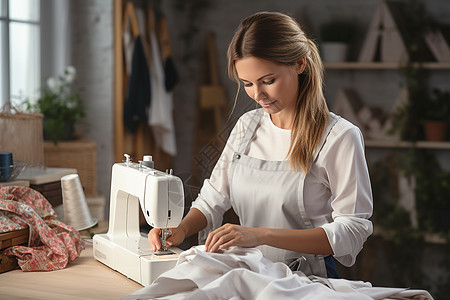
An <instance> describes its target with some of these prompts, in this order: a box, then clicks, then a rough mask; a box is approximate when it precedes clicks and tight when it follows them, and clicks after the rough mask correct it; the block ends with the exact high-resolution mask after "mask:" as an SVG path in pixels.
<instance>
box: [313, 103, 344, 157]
mask: <svg viewBox="0 0 450 300" xmlns="http://www.w3.org/2000/svg"><path fill="white" fill-rule="evenodd" d="M340 118H341V117H339V116H337V115H335V114H334V113H332V112H330V120H329V121H328V125H327V127H326V128H325V131H324V133H323V134H322V138H321V139H320V143H319V145H318V146H317V148H316V151H315V152H314V156H313V160H312V161H315V160H316V159H317V156H318V155H319V152H320V150H322V147H323V145H324V144H325V140H326V139H327V137H328V135H329V134H330V132H331V129H332V128H333V126H334V125H336V123H337V121H339V119H340Z"/></svg>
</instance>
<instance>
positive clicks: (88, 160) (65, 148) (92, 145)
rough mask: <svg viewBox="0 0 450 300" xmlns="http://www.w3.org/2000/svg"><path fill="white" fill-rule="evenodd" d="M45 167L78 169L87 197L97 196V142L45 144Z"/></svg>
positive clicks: (82, 141)
mask: <svg viewBox="0 0 450 300" xmlns="http://www.w3.org/2000/svg"><path fill="white" fill-rule="evenodd" d="M44 156H45V166H47V167H55V168H71V169H77V172H78V175H79V176H80V181H81V185H82V186H83V189H84V193H85V195H86V196H87V197H89V196H96V195H97V144H96V142H95V141H89V140H74V141H61V142H58V144H57V145H55V144H54V143H53V142H44Z"/></svg>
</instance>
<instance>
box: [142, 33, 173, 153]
mask: <svg viewBox="0 0 450 300" xmlns="http://www.w3.org/2000/svg"><path fill="white" fill-rule="evenodd" d="M149 38H150V44H151V64H150V78H151V79H150V81H151V92H152V95H151V105H150V108H149V118H148V124H149V125H150V126H151V127H152V130H153V135H154V137H155V141H156V144H157V145H158V146H159V147H160V148H161V149H162V150H164V151H165V152H166V153H168V154H170V155H172V156H174V155H176V154H177V147H176V141H175V126H174V122H173V109H172V107H173V98H172V93H171V92H168V91H167V90H166V87H165V85H164V80H165V79H164V78H165V77H164V76H165V75H164V68H163V64H162V59H161V55H160V52H159V48H158V47H159V44H158V40H157V38H156V34H155V32H154V31H153V30H151V31H150V32H149Z"/></svg>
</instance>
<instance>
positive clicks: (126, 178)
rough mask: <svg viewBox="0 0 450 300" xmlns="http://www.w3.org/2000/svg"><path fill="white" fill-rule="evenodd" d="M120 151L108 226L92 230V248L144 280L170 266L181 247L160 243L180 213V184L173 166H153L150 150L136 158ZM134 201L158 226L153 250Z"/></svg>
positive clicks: (144, 282)
mask: <svg viewBox="0 0 450 300" xmlns="http://www.w3.org/2000/svg"><path fill="white" fill-rule="evenodd" d="M125 157H126V161H124V162H123V163H116V164H114V165H113V167H112V179H111V199H110V214H109V229H108V232H107V233H106V234H96V235H94V238H93V252H94V257H95V258H96V259H97V260H98V261H100V262H102V263H104V264H105V265H107V266H109V267H110V268H112V269H114V270H117V271H119V272H120V273H122V274H124V275H126V276H127V277H129V278H131V279H133V280H134V281H136V282H138V283H140V284H142V285H143V286H147V285H149V284H151V283H152V282H153V281H154V280H155V279H156V278H157V277H158V276H159V275H160V274H162V273H164V272H165V271H167V270H169V269H171V268H173V267H174V266H175V264H176V262H177V259H178V255H179V254H180V253H181V251H182V250H180V249H178V248H176V247H171V248H169V249H167V248H166V247H165V246H166V237H167V236H169V235H170V232H169V230H168V228H174V227H177V226H178V225H179V224H180V222H181V219H182V217H183V211H184V192H183V184H182V182H181V180H180V179H179V178H178V177H176V176H173V175H172V174H171V173H172V172H166V173H164V172H160V171H157V170H155V169H154V168H153V161H152V159H151V156H144V160H143V161H140V162H139V163H134V162H132V161H131V159H130V156H129V155H127V154H125ZM139 206H140V207H141V210H142V212H143V214H144V217H145V220H146V221H147V223H148V224H149V225H150V226H152V227H155V228H161V229H162V246H163V247H162V249H161V250H160V251H158V252H153V251H152V249H151V247H150V244H149V241H148V238H147V236H146V235H141V233H140V231H139Z"/></svg>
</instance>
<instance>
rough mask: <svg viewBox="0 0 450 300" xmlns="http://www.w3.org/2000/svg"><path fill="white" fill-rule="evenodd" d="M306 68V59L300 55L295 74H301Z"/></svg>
mask: <svg viewBox="0 0 450 300" xmlns="http://www.w3.org/2000/svg"><path fill="white" fill-rule="evenodd" d="M305 68H306V59H305V57H304V56H302V57H301V58H300V59H299V60H298V61H297V74H299V75H300V74H302V73H303V71H305Z"/></svg>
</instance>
